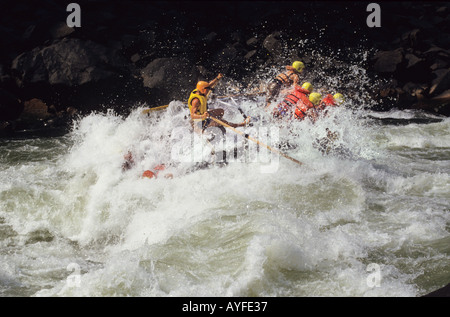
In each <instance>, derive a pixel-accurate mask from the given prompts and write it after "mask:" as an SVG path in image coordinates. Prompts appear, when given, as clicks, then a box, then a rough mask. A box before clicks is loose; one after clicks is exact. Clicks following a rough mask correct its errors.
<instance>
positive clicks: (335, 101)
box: [316, 93, 344, 111]
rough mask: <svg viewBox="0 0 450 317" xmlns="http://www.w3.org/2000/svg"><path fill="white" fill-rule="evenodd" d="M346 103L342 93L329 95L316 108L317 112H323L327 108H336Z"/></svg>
mask: <svg viewBox="0 0 450 317" xmlns="http://www.w3.org/2000/svg"><path fill="white" fill-rule="evenodd" d="M343 102H344V96H343V95H342V94H340V93H336V94H334V95H331V94H327V95H326V96H325V98H323V99H322V101H321V102H320V103H319V105H318V106H317V107H316V108H317V110H319V111H322V110H324V109H325V108H327V107H336V106H339V105H340V104H342V103H343Z"/></svg>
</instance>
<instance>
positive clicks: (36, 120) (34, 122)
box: [0, 0, 450, 136]
mask: <svg viewBox="0 0 450 317" xmlns="http://www.w3.org/2000/svg"><path fill="white" fill-rule="evenodd" d="M77 3H79V5H80V8H81V27H73V28H72V27H69V26H67V24H66V18H67V16H68V15H69V12H67V11H66V7H67V4H68V3H64V2H61V1H52V0H45V1H38V2H36V1H35V2H31V1H21V2H20V3H18V2H13V1H9V0H8V1H4V2H3V3H2V4H1V7H2V9H4V10H3V12H8V14H7V15H6V16H5V18H4V19H3V20H2V22H1V24H0V34H1V35H2V36H1V45H2V52H1V62H0V135H4V136H11V135H14V133H15V132H16V131H21V130H27V129H28V130H33V129H34V130H39V129H63V130H64V129H65V128H67V127H68V125H70V122H71V120H72V118H73V116H74V115H77V114H80V115H83V114H85V113H89V112H91V111H104V110H105V109H107V108H112V109H114V110H115V111H117V112H118V113H123V114H126V113H128V112H129V111H130V110H131V107H132V106H135V105H136V104H139V103H145V104H148V105H154V106H158V105H162V104H166V103H168V102H170V101H171V100H174V99H177V100H184V99H185V98H186V96H187V95H188V93H189V91H190V90H191V89H192V87H194V86H195V82H196V81H197V80H199V79H211V78H213V77H214V76H216V74H217V73H218V72H222V73H224V74H225V76H226V77H227V80H228V82H227V83H228V84H229V85H230V86H234V87H237V88H238V89H243V88H248V87H252V85H253V86H255V85H256V86H257V85H258V79H259V80H260V79H264V78H255V74H262V73H263V72H264V70H267V69H270V68H271V67H274V66H276V67H281V66H283V65H286V64H287V63H289V62H290V61H291V60H292V59H301V60H304V61H305V64H306V65H307V67H308V69H310V70H311V71H314V70H315V69H318V68H320V69H321V71H322V72H326V73H327V74H333V73H337V74H338V71H339V66H338V65H337V64H339V63H352V62H353V61H352V57H351V56H350V55H351V54H342V55H340V56H339V58H338V59H337V63H336V60H334V61H333V62H332V63H328V64H330V65H325V64H327V63H326V62H324V61H323V60H318V59H317V58H316V57H315V56H314V55H312V51H313V49H317V50H320V51H321V52H327V51H329V52H331V53H330V54H329V55H328V56H337V55H336V54H335V52H337V51H343V52H344V53H348V52H352V51H357V52H363V51H364V52H367V53H366V54H368V55H369V56H367V58H366V60H365V61H362V62H361V63H360V64H361V66H363V67H364V68H365V69H366V70H367V76H369V78H371V79H373V83H371V84H370V85H369V86H370V87H368V88H367V89H368V95H369V96H370V98H372V100H376V102H374V103H373V106H372V109H373V110H377V111H385V110H389V109H392V108H400V109H404V108H411V109H422V110H424V111H427V112H431V113H435V114H439V115H444V116H448V115H450V107H449V104H450V49H449V47H450V30H449V29H450V4H449V3H441V2H393V3H391V2H379V3H380V7H381V23H382V24H381V27H379V28H369V27H368V26H367V24H366V18H367V16H368V14H369V13H368V12H367V11H366V8H367V5H368V3H369V2H367V3H366V2H320V1H319V2H303V1H299V2H271V1H262V2H256V3H255V2H240V1H231V2H211V3H209V4H208V3H206V2H198V1H197V2H195V1H193V2H191V1H188V2H186V1H165V2H154V1H112V2H105V1H78V2H77ZM199 17H201V18H199ZM308 40H309V42H308ZM307 42H308V43H309V44H307ZM311 43H313V44H311ZM308 45H309V46H308ZM323 54H325V53H323ZM324 56H325V55H324ZM331 60H332V59H331V58H330V59H329V61H331ZM329 61H328V62H329ZM344 88H349V87H343V89H344ZM262 89H264V88H262Z"/></svg>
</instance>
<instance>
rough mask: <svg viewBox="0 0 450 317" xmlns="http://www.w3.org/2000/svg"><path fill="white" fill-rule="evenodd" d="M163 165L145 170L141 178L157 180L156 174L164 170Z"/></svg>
mask: <svg viewBox="0 0 450 317" xmlns="http://www.w3.org/2000/svg"><path fill="white" fill-rule="evenodd" d="M165 168H166V167H165V165H164V164H159V165H156V166H155V167H154V168H153V171H152V170H146V171H144V173H143V174H142V177H148V178H153V177H155V178H158V173H159V172H161V171H163V170H165Z"/></svg>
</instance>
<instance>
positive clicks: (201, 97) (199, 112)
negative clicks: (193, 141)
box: [188, 74, 250, 133]
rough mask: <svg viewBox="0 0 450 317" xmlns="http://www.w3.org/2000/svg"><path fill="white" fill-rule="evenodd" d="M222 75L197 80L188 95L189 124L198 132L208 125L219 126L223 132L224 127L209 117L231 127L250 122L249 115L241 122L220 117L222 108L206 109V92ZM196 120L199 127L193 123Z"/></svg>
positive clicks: (207, 92) (222, 112) (222, 113)
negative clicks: (207, 79)
mask: <svg viewBox="0 0 450 317" xmlns="http://www.w3.org/2000/svg"><path fill="white" fill-rule="evenodd" d="M222 77H223V75H222V74H219V75H218V76H217V77H216V78H215V79H213V80H212V81H210V82H206V81H199V82H198V83H197V86H196V89H194V90H193V91H192V92H191V94H190V96H189V100H188V106H189V112H190V115H191V124H192V126H193V128H194V130H195V131H197V132H199V133H203V132H204V131H205V129H206V128H208V127H219V128H221V130H222V133H224V132H225V131H224V130H225V128H224V127H223V126H222V125H220V124H219V123H217V122H215V121H214V120H212V119H211V118H210V117H214V118H217V119H219V120H220V121H222V122H224V123H226V124H228V125H230V126H231V127H233V128H237V127H243V126H246V125H247V124H248V123H249V122H250V117H247V118H246V119H245V120H244V122H242V123H232V122H227V121H225V120H224V119H222V117H223V115H224V111H223V109H208V94H209V92H210V91H211V90H212V89H213V88H214V86H215V85H216V84H217V82H218V81H219V80H220V79H221V78H222ZM198 122H201V129H199V127H197V126H196V125H195V123H198Z"/></svg>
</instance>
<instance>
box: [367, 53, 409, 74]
mask: <svg viewBox="0 0 450 317" xmlns="http://www.w3.org/2000/svg"><path fill="white" fill-rule="evenodd" d="M373 59H374V60H375V63H374V66H373V67H374V69H375V71H377V72H380V73H394V72H395V71H396V70H397V65H399V64H400V63H401V62H402V61H403V50H402V49H396V50H393V51H379V52H377V53H376V54H375V56H374V58H373Z"/></svg>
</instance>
